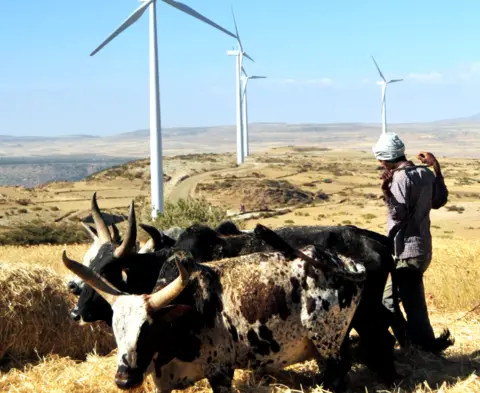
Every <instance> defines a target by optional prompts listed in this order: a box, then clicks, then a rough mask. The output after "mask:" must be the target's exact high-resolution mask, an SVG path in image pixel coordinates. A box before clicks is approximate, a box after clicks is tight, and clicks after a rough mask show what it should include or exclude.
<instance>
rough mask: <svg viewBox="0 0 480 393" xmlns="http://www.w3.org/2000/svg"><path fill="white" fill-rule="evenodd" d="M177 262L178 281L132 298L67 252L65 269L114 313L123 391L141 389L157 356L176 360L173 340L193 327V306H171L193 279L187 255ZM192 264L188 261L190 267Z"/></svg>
mask: <svg viewBox="0 0 480 393" xmlns="http://www.w3.org/2000/svg"><path fill="white" fill-rule="evenodd" d="M173 258H175V262H176V265H177V269H178V272H179V275H178V277H177V278H176V279H175V280H174V281H172V282H171V283H170V284H168V285H167V286H165V287H164V288H162V289H160V290H158V291H157V292H155V293H152V294H150V295H128V294H126V293H124V292H122V291H120V290H119V289H117V288H116V287H115V286H113V285H112V283H110V282H108V281H107V280H105V278H103V277H102V276H100V275H99V274H98V273H96V272H94V271H93V270H92V269H91V268H89V267H87V266H85V265H82V264H80V263H78V262H75V261H72V260H70V259H68V258H67V256H66V253H65V251H64V254H63V261H64V264H65V266H66V267H67V268H68V269H70V270H71V271H72V272H73V273H74V274H76V275H78V276H79V277H80V278H82V279H83V280H84V281H85V282H86V283H88V285H89V286H91V287H92V288H94V289H95V291H97V293H98V294H99V295H100V296H102V298H103V299H104V300H105V301H106V302H107V303H108V304H109V305H110V306H111V308H112V310H113V318H112V327H113V333H114V335H115V340H116V343H117V347H118V368H117V373H116V375H115V383H116V384H117V386H118V387H119V388H121V389H132V388H135V387H138V386H140V385H141V384H142V383H143V380H144V378H145V374H146V372H147V369H148V366H149V365H150V363H151V362H152V360H153V359H154V357H155V356H156V357H161V358H162V359H165V358H167V359H168V358H171V357H172V356H173V353H174V349H173V348H172V346H175V340H173V342H172V340H171V339H170V337H174V336H178V331H181V330H182V329H184V327H185V325H189V321H188V320H187V318H188V317H189V315H191V314H192V313H194V312H195V310H194V309H193V308H192V307H190V306H186V305H170V303H171V302H172V301H174V300H175V299H176V298H177V297H178V296H179V295H180V293H181V292H182V291H183V289H184V288H185V287H186V286H187V284H188V281H189V278H190V272H189V270H190V269H188V270H187V268H185V266H184V264H182V262H184V261H185V260H186V258H185V253H182V252H180V253H178V254H174V255H173ZM191 261H192V259H191V258H188V259H187V262H189V265H188V266H191ZM159 338H160V339H161V340H159ZM160 342H162V344H161V343H160Z"/></svg>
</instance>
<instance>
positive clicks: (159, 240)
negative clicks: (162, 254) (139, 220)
mask: <svg viewBox="0 0 480 393" xmlns="http://www.w3.org/2000/svg"><path fill="white" fill-rule="evenodd" d="M139 225H140V227H141V228H142V229H143V230H144V231H145V232H147V233H148V235H149V236H150V239H148V241H147V242H146V243H145V246H147V247H148V248H149V249H150V250H152V251H157V247H160V244H163V235H162V233H161V232H160V231H159V230H158V229H157V228H155V227H154V226H151V225H147V224H139ZM145 246H144V247H145ZM145 248H146V247H145Z"/></svg>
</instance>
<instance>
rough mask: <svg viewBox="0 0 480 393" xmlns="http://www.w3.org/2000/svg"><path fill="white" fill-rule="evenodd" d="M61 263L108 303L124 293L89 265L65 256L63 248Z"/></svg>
mask: <svg viewBox="0 0 480 393" xmlns="http://www.w3.org/2000/svg"><path fill="white" fill-rule="evenodd" d="M62 259H63V263H64V265H65V266H66V267H67V269H68V270H70V271H71V272H72V273H74V274H76V275H77V276H78V277H80V278H81V279H82V280H83V281H85V282H86V283H87V284H88V285H90V286H91V287H92V288H93V289H95V290H96V291H97V292H98V294H99V295H100V296H102V297H103V298H104V299H105V300H106V301H107V302H108V303H109V304H110V305H113V304H114V303H115V302H116V301H117V299H118V297H119V296H121V295H124V293H122V292H120V291H119V290H118V289H117V288H115V287H114V286H113V285H112V284H110V283H109V282H108V281H107V280H105V279H104V278H103V277H101V276H100V275H99V274H97V273H95V272H94V271H93V270H92V269H90V268H89V267H87V266H85V265H82V264H81V263H78V262H76V261H74V260H73V259H70V258H68V257H67V252H66V251H65V250H63V255H62Z"/></svg>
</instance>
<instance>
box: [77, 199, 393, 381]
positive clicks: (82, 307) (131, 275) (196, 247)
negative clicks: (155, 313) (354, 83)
mask: <svg viewBox="0 0 480 393" xmlns="http://www.w3.org/2000/svg"><path fill="white" fill-rule="evenodd" d="M301 229H302V230H303V232H304V235H303V236H307V235H308V236H310V237H311V239H310V241H311V242H312V243H314V245H315V246H316V248H317V249H327V250H329V251H330V252H333V253H335V252H336V251H332V250H336V249H337V250H341V251H343V252H338V253H339V254H342V255H344V256H346V257H350V255H351V256H353V257H350V259H353V260H357V259H360V258H355V256H356V255H357V256H360V257H361V258H364V259H367V262H369V261H370V263H364V264H365V265H367V266H369V267H370V270H371V271H369V272H368V274H367V282H366V286H365V291H364V294H363V297H362V301H361V303H360V306H359V308H358V311H357V313H356V314H355V318H354V323H353V324H352V327H353V328H354V329H355V330H356V331H357V332H358V333H359V335H360V345H361V347H362V349H363V352H364V353H365V362H366V364H367V365H369V367H370V368H371V369H372V370H374V371H376V372H377V373H378V374H379V375H380V376H382V377H383V378H384V379H386V380H388V381H391V380H393V378H394V376H395V371H394V364H393V345H394V339H393V337H392V336H391V335H390V333H389V332H388V327H389V326H390V325H391V324H392V321H391V320H390V319H389V317H390V313H388V312H386V313H384V312H383V311H384V307H383V304H382V294H383V287H382V286H381V284H382V283H381V282H380V285H379V279H380V280H383V279H385V280H386V274H388V269H387V270H385V268H382V269H378V270H379V271H380V273H378V272H376V271H374V270H373V269H371V267H372V266H374V267H375V266H376V265H377V263H376V262H377V261H381V258H382V255H377V254H375V252H374V250H375V247H376V248H378V250H379V251H378V252H381V251H382V248H381V247H380V243H378V242H376V240H375V239H371V240H370V241H368V238H365V239H364V238H363V237H362V232H361V231H360V230H359V229H356V228H354V227H353V228H352V227H343V228H342V227H330V228H329V227H326V228H322V227H317V228H314V229H315V230H316V232H315V230H313V231H309V230H308V229H309V228H306V229H305V228H301ZM322 230H323V231H324V232H322ZM357 231H358V232H360V233H357ZM256 232H258V231H256ZM277 232H278V233H279V234H283V236H284V237H286V238H287V239H288V240H289V243H290V242H293V243H294V244H298V243H301V244H303V243H305V240H304V237H302V236H301V234H298V233H296V232H295V231H292V230H291V229H288V230H282V229H280V230H278V231H277ZM315 233H316V235H315ZM135 235H136V224H135V214H134V209H133V204H132V205H131V207H130V212H129V229H128V231H127V236H126V238H125V240H124V241H127V239H128V238H130V237H131V239H130V240H129V243H130V244H134V243H135ZM152 239H155V235H153V236H152ZM280 239H282V238H280ZM332 239H333V240H332ZM282 241H283V239H282ZM283 243H284V244H283V245H281V244H278V241H277V242H276V243H275V242H274V243H273V244H272V242H271V241H265V238H264V237H262V236H258V233H250V234H243V235H236V236H230V237H220V236H218V234H217V233H215V231H213V230H212V229H210V228H208V227H204V226H201V225H194V226H192V227H190V228H187V229H186V230H185V231H184V232H183V233H182V235H181V236H180V237H179V239H178V240H177V242H176V244H175V248H180V249H181V250H183V251H188V252H189V253H191V254H192V255H193V258H194V259H195V261H196V262H205V261H212V260H219V259H223V258H227V257H235V256H238V255H248V254H252V253H254V252H259V251H263V252H265V251H269V252H272V251H275V250H277V249H281V250H282V251H284V250H285V245H286V244H287V243H285V241H283ZM330 243H332V244H330ZM377 243H378V244H377ZM296 248H298V247H296ZM368 252H371V253H372V256H371V257H369V259H368V258H367V256H368ZM173 253H174V250H173V249H168V248H167V249H163V250H161V251H159V252H157V253H156V254H144V255H139V254H137V255H134V254H132V253H131V252H130V253H129V252H128V249H127V248H126V247H124V248H123V249H122V254H120V252H119V251H118V248H115V246H114V245H113V244H110V243H107V244H104V245H103V246H102V248H101V249H100V252H99V254H98V257H97V258H96V260H95V263H94V264H93V265H92V266H91V267H92V269H93V270H94V271H96V272H97V273H98V274H100V275H101V276H102V277H104V278H105V279H107V280H108V281H109V282H111V283H112V284H113V285H114V286H116V287H117V288H118V289H119V290H121V291H122V292H125V293H130V294H147V293H151V292H152V291H153V290H154V288H155V286H156V284H157V283H158V285H159V286H162V285H166V284H168V283H169V282H171V281H173V279H174V278H175V275H176V272H177V270H176V266H175V264H174V263H173V262H172V263H169V262H166V261H167V259H168V258H169V257H170V256H171V255H172V254H173ZM385 253H386V254H388V252H385ZM378 263H380V262H378ZM381 266H382V265H381ZM367 270H368V269H367ZM123 271H126V273H127V274H126V276H127V280H126V281H124V280H123V279H122V272H123ZM157 277H159V280H158V282H157V281H156V278H157ZM384 282H385V281H383V285H384ZM385 311H386V310H385ZM112 315H113V310H112V308H111V306H110V305H109V304H108V302H107V301H105V300H104V299H103V297H102V296H101V295H100V294H99V293H97V292H96V291H95V290H94V289H93V288H92V287H90V286H88V285H86V286H85V287H84V289H83V290H82V294H81V295H80V298H79V300H78V302H77V305H76V307H75V308H74V310H73V311H72V317H73V318H74V319H76V320H79V319H82V320H83V321H84V322H93V321H95V320H104V321H105V322H107V324H109V325H110V324H111V321H112ZM400 315H401V314H400Z"/></svg>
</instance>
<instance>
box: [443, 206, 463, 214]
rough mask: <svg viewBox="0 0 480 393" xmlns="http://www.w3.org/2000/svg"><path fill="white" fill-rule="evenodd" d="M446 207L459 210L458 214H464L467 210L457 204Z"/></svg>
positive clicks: (453, 210)
mask: <svg viewBox="0 0 480 393" xmlns="http://www.w3.org/2000/svg"><path fill="white" fill-rule="evenodd" d="M446 209H447V210H448V211H449V212H457V213H458V214H462V213H463V212H464V211H465V208H464V207H463V206H456V205H451V206H446Z"/></svg>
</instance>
